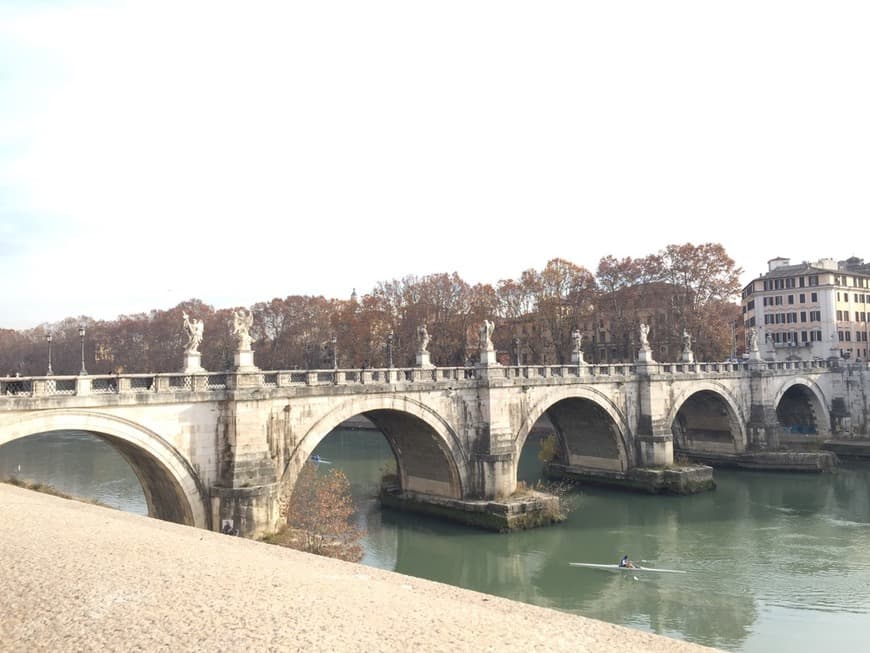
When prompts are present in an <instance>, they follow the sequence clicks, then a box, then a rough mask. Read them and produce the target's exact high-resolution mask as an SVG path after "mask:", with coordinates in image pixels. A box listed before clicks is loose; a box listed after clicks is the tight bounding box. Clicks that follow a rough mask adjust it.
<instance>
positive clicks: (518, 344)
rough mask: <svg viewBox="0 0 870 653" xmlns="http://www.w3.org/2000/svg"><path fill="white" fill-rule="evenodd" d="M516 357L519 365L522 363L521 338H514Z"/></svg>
mask: <svg viewBox="0 0 870 653" xmlns="http://www.w3.org/2000/svg"><path fill="white" fill-rule="evenodd" d="M514 359H515V360H516V364H517V367H519V366H520V365H522V363H521V362H520V339H519V338H514Z"/></svg>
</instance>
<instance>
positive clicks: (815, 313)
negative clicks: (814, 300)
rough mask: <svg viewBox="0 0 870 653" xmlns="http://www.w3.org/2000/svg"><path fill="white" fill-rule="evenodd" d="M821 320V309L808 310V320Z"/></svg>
mask: <svg viewBox="0 0 870 653" xmlns="http://www.w3.org/2000/svg"><path fill="white" fill-rule="evenodd" d="M821 321H822V312H821V311H810V322H821Z"/></svg>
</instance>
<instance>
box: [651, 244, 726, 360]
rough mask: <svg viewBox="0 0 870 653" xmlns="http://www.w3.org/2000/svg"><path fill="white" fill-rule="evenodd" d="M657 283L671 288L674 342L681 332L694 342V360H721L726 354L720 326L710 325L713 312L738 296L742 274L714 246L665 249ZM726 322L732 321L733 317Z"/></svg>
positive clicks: (717, 247)
mask: <svg viewBox="0 0 870 653" xmlns="http://www.w3.org/2000/svg"><path fill="white" fill-rule="evenodd" d="M660 256H661V260H662V268H661V281H664V282H666V283H668V284H669V285H670V287H671V288H672V293H673V294H672V297H671V308H672V310H673V312H674V318H675V319H674V328H675V329H676V330H677V331H678V332H677V333H672V334H671V337H672V338H673V339H674V341H675V342H676V341H678V339H679V336H680V333H682V329H684V328H685V329H687V330H688V331H689V332H690V333H691V334H692V335H693V336H694V339H695V344H696V347H695V348H696V356H698V357H704V358H713V359H715V358H724V357H725V356H726V355H727V353H728V352H729V349H730V348H729V347H728V345H727V344H726V341H725V338H724V337H723V333H722V326H721V325H718V326H717V325H716V324H715V323H714V321H713V317H714V314H715V312H716V309H717V308H719V307H721V306H723V305H727V304H730V303H732V302H733V300H735V298H736V297H737V296H738V293H739V292H740V274H741V273H742V270H741V269H740V268H736V267H735V266H734V260H733V259H732V258H731V257H730V256H728V255H727V254H726V253H725V248H724V247H723V246H722V245H720V244H718V243H704V244H702V245H697V246H696V245H692V244H691V243H686V244H684V245H668V247H666V248H665V249H664V251H663V252H661V254H660ZM727 319H733V316H732V317H730V318H726V322H727Z"/></svg>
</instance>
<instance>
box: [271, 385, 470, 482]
mask: <svg viewBox="0 0 870 653" xmlns="http://www.w3.org/2000/svg"><path fill="white" fill-rule="evenodd" d="M357 415H363V416H364V417H366V418H367V419H369V420H370V421H371V422H372V423H373V424H374V425H375V426H376V427H377V428H378V429H380V431H381V433H383V435H384V437H385V438H386V440H387V442H388V443H389V445H390V448H391V449H392V450H393V455H394V456H395V457H396V466H397V470H398V476H399V482H400V485H401V487H402V489H403V490H407V491H411V492H420V493H423V494H433V495H436V496H442V497H448V498H452V499H461V498H464V497H465V494H466V492H467V488H468V487H469V478H468V473H469V471H468V457H467V456H466V453H465V451H464V449H463V448H462V446H461V443H460V440H459V438H458V437H457V435H456V433H455V431H454V430H453V429H452V428H451V427H450V425H449V424H448V423H447V422H446V421H445V420H444V419H443V418H442V417H440V416H439V415H438V414H437V413H436V412H435V411H434V410H432V409H431V408H429V407H428V406H426V405H425V404H423V403H421V402H419V401H417V400H415V399H412V398H410V397H403V396H396V395H373V396H370V397H365V398H354V399H349V400H347V401H345V402H343V403H342V404H340V405H339V406H336V407H335V408H334V409H332V410H330V411H329V412H328V413H327V414H326V415H324V416H323V417H321V418H320V419H318V420H317V421H316V422H315V423H314V424H313V425H312V426H310V427H309V428H308V429H307V430H306V432H305V434H304V435H303V436H302V437H301V438H300V439H299V440H298V444H297V445H296V448H295V449H294V451H293V452H292V453H291V455H290V459H289V460H288V461H287V465H286V467H285V469H284V472H283V474H282V476H281V490H282V493H286V494H289V493H290V492H291V491H292V488H293V484H294V483H295V482H296V478H297V476H298V474H299V471H300V470H301V469H302V466H303V465H304V464H305V462H306V461H307V460H308V458H309V457H310V456H311V454H312V452H313V451H314V449H315V448H316V447H317V445H318V444H320V442H321V441H322V440H323V439H324V438H326V436H327V435H329V433H330V432H331V431H332V430H333V429H334V428H336V427H337V426H339V425H340V424H341V423H342V422H344V421H345V420H347V419H350V418H351V417H355V416H357Z"/></svg>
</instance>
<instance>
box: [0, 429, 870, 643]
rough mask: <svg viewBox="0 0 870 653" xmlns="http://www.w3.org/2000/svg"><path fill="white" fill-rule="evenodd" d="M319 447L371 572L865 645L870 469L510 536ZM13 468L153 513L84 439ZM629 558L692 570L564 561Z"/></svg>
mask: <svg viewBox="0 0 870 653" xmlns="http://www.w3.org/2000/svg"><path fill="white" fill-rule="evenodd" d="M316 453H318V454H320V455H321V456H323V457H324V458H327V459H328V460H331V461H333V463H334V465H335V466H336V467H340V468H342V469H343V470H344V471H345V473H346V474H347V476H348V477H349V479H350V480H351V483H352V485H353V490H354V493H355V495H356V497H357V500H358V503H359V505H360V507H361V511H360V514H359V520H360V523H362V524H363V525H364V527H365V528H366V529H367V531H368V534H367V537H366V542H365V553H364V558H363V564H366V565H370V566H374V567H380V568H384V569H389V570H395V571H399V572H401V573H404V574H409V575H412V576H419V577H423V578H429V579H432V580H436V581H440V582H445V583H449V584H453V585H457V586H461V587H467V588H470V589H474V590H479V591H483V592H487V593H491V594H497V595H501V596H505V597H508V598H512V599H516V600H520V601H526V602H528V603H534V604H537V605H542V606H547V607H551V608H555V609H559V610H563V611H566V612H573V613H577V614H582V615H585V616H589V617H594V618H598V619H602V620H605V621H609V622H612V623H618V624H622V625H627V626H631V627H635V628H640V629H643V630H649V631H653V632H656V633H660V634H664V635H668V636H671V637H677V638H680V639H686V640H689V641H693V642H698V643H701V644H706V645H710V646H715V647H718V648H722V649H725V650H729V651H740V652H741V653H762V652H763V653H776V652H786V651H787V652H789V653H794V652H799V651H817V650H830V651H840V650H843V651H850V653H851V652H857V651H863V650H870V649H868V648H867V640H868V639H870V466H852V467H844V468H842V469H841V470H840V471H838V472H837V473H835V474H820V475H799V474H766V473H760V472H729V471H723V470H717V471H716V481H717V484H718V488H717V490H716V491H715V492H710V493H706V494H703V495H696V496H693V497H652V496H647V495H641V494H632V493H627V492H619V491H611V490H603V489H596V488H586V489H582V490H579V491H577V492H576V493H575V494H574V499H575V500H576V504H577V507H576V509H575V510H574V511H573V512H572V513H571V515H570V516H569V519H568V521H567V522H565V523H564V524H561V525H559V526H555V527H550V528H543V529H537V530H534V531H528V532H523V533H514V534H511V535H508V536H505V535H498V534H493V533H487V532H484V531H477V530H474V529H470V528H466V527H463V526H458V525H454V524H449V523H444V522H441V521H437V520H433V519H426V518H422V517H415V516H410V515H406V514H404V513H395V512H392V511H385V512H382V511H381V510H380V508H379V506H378V504H377V502H376V500H374V499H373V498H372V496H373V494H374V492H375V488H376V487H377V482H378V479H379V478H380V476H381V474H382V473H383V472H384V471H385V470H387V469H389V468H391V467H392V468H394V466H395V461H394V460H392V456H391V453H390V451H389V448H388V447H387V445H386V442H385V440H384V439H383V437H382V436H381V435H380V434H379V433H377V432H372V431H366V430H349V429H339V430H336V431H335V432H333V434H332V435H331V436H330V437H329V438H327V439H326V440H325V441H324V442H323V443H321V445H320V447H318V450H317V452H316ZM535 453H536V452H535V451H529V452H526V453H524V456H523V459H522V460H521V465H520V467H521V470H520V477H521V478H528V479H529V480H532V479H533V478H534V477H535V476H536V474H537V473H538V470H539V464H538V463H537V461H536V459H535ZM18 464H20V465H21V468H22V471H21V473H20V474H16V469H17V465H18ZM13 474H16V475H18V476H19V477H22V478H27V479H31V480H34V481H41V482H47V483H50V484H52V485H54V486H56V487H57V488H58V489H59V490H61V491H63V492H67V493H69V494H76V495H80V496H84V497H90V498H96V499H98V500H100V501H102V502H104V503H107V504H109V505H113V506H117V507H121V508H122V509H125V510H129V511H131V512H138V513H140V514H144V513H145V512H147V508H146V505H145V500H144V496H143V495H142V491H141V487H140V486H139V483H138V480H137V479H136V477H135V475H133V473H132V471H130V468H129V467H128V466H127V465H126V463H125V462H124V461H123V459H121V458H120V456H118V455H117V454H116V453H115V452H114V450H113V449H112V448H111V447H110V446H109V445H107V444H105V443H103V442H102V441H100V440H98V439H97V438H94V437H93V436H91V435H89V434H86V433H81V432H75V433H70V432H67V433H53V434H46V435H41V436H38V437H32V438H27V439H25V440H19V441H16V442H12V443H9V444H7V445H4V446H3V447H0V476H3V477H5V476H9V475H13ZM623 553H628V554H629V555H630V556H631V557H632V558H634V559H635V560H639V561H643V564H645V565H647V566H654V567H663V568H670V569H680V570H685V571H686V572H687V573H685V574H655V573H645V574H644V573H626V572H610V571H603V570H595V569H581V568H576V567H570V566H569V565H568V563H569V562H572V561H576V562H595V563H615V562H616V561H617V560H618V559H619V558H620V557H621V556H622V554H623Z"/></svg>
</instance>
